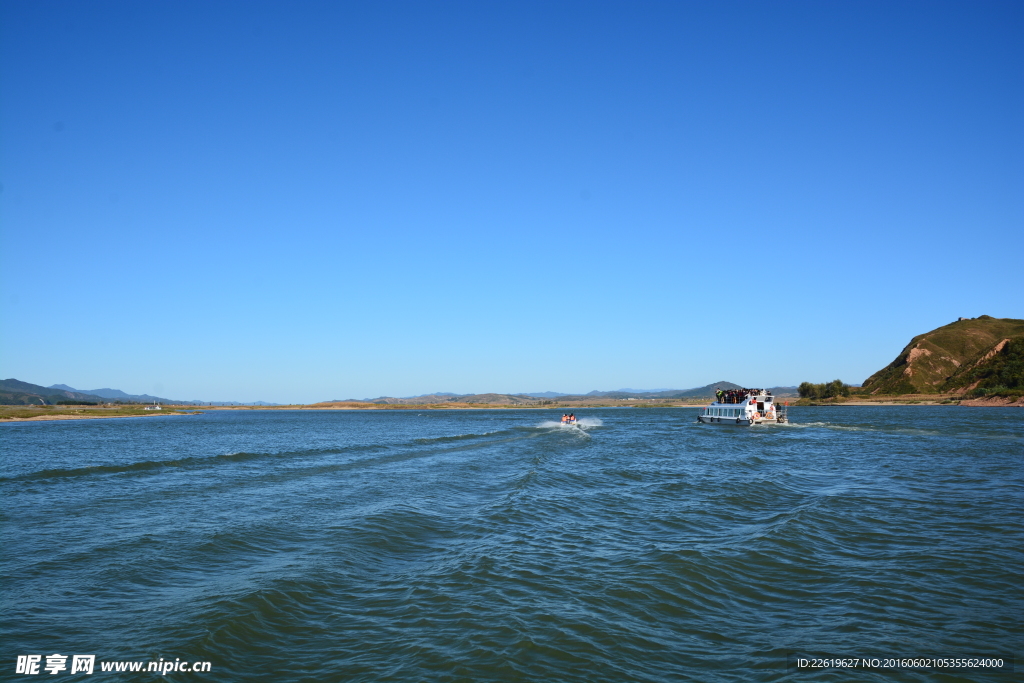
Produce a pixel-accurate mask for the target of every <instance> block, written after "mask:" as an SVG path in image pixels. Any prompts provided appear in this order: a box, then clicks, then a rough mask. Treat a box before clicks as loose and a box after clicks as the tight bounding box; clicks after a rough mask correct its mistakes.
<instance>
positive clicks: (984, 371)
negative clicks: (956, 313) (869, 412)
mask: <svg viewBox="0 0 1024 683" xmlns="http://www.w3.org/2000/svg"><path fill="white" fill-rule="evenodd" d="M1020 389H1024V320H1018V319H1015V318H993V317H992V316H988V315H983V316H981V317H980V318H971V319H961V320H958V321H957V322H955V323H950V324H949V325H944V326H942V327H940V328H938V329H935V330H932V331H931V332H926V333H925V334H920V335H918V336H916V337H914V338H913V339H911V340H910V343H909V344H907V346H906V347H905V348H904V349H903V351H902V352H901V353H900V355H899V356H897V357H896V360H894V361H893V362H892V363H889V365H887V366H886V367H884V368H882V369H881V370H879V371H878V372H876V373H875V374H873V375H871V377H869V378H868V379H867V380H866V381H865V382H864V387H863V390H864V391H865V392H868V393H871V394H937V393H943V392H956V391H972V392H975V393H1006V392H1008V391H1016V390H1020ZM986 390H987V391H986Z"/></svg>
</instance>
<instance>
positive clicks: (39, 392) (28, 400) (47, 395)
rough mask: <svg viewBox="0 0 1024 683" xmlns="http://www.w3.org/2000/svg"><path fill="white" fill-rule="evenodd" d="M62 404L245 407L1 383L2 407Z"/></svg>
mask: <svg viewBox="0 0 1024 683" xmlns="http://www.w3.org/2000/svg"><path fill="white" fill-rule="evenodd" d="M61 401H81V402H82V403H111V402H117V401H121V402H122V403H164V404H178V405H213V406H237V405H243V404H241V403H239V402H237V401H196V400H192V401H179V400H175V399H170V398H161V397H159V396H150V395H149V394H129V393H126V392H124V391H121V390H120V389H88V390H80V389H75V388H74V387H69V386H68V385H67V384H53V385H51V386H48V387H44V386H40V385H39V384H30V383H29V382H22V381H21V380H17V379H13V378H11V379H5V380H0V405H40V404H42V405H53V404H55V403H59V402H61ZM244 405H257V406H275V405H279V404H277V403H266V402H265V401H257V402H255V403H246V404H244Z"/></svg>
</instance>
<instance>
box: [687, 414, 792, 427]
mask: <svg viewBox="0 0 1024 683" xmlns="http://www.w3.org/2000/svg"><path fill="white" fill-rule="evenodd" d="M697 422H699V423H701V424H707V425H712V424H713V425H722V426H726V427H727V426H729V425H732V426H733V427H753V426H754V425H760V424H783V423H785V422H786V420H784V419H783V418H774V417H772V418H767V417H764V418H761V419H760V420H754V419H749V418H743V417H740V418H736V417H710V416H708V415H699V416H698V417H697Z"/></svg>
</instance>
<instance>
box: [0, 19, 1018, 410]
mask: <svg viewBox="0 0 1024 683" xmlns="http://www.w3.org/2000/svg"><path fill="white" fill-rule="evenodd" d="M0 32H2V33H0V183H2V185H3V189H2V193H0V286H2V292H0V323H2V329H0V375H2V377H4V378H7V377H15V378H17V379H20V380H23V381H28V382H33V383H36V384H44V385H50V384H54V383H66V384H69V385H71V386H74V387H76V388H80V389H94V388H101V387H113V388H117V389H122V390H124V391H128V392H131V393H143V392H146V393H153V394H157V395H160V396H165V397H170V398H182V399H203V400H238V401H255V400H266V401H273V402H291V401H301V402H310V401H318V400H327V399H343V398H349V397H355V398H362V397H371V396H379V395H397V396H406V395H413V394H421V393H427V392H433V391H452V392H458V393H470V392H484V391H497V392H522V391H545V390H553V391H562V392H578V391H579V392H585V391H590V390H593V389H602V390H608V389H617V388H620V387H634V388H655V387H672V388H689V387H695V386H701V385H704V384H707V383H709V382H712V381H717V380H729V381H733V382H737V383H740V384H744V385H747V386H771V385H780V384H796V383H799V382H801V381H805V380H806V381H816V382H821V381H826V380H831V379H834V378H836V377H839V378H841V379H843V380H845V381H848V382H861V381H863V380H864V379H865V378H866V377H867V376H868V375H870V374H871V373H872V372H874V371H876V370H878V369H880V368H881V367H883V366H885V365H886V364H887V363H889V362H890V361H891V360H892V359H893V358H894V357H895V356H896V354H897V353H898V352H899V351H900V350H901V349H902V348H903V346H904V345H905V344H906V343H907V342H908V341H909V340H910V338H911V337H912V336H914V335H916V334H920V333H922V332H926V331H928V330H931V329H934V328H935V327H938V326H940V325H944V324H946V323H948V322H951V321H953V320H955V319H956V318H957V317H959V316H969V317H973V316H978V315H982V314H988V315H992V316H995V317H1017V318H1019V317H1024V296H1022V294H1021V274H1022V271H1024V268H1022V264H1024V39H1022V36H1024V3H1021V2H1019V1H1016V0H1015V1H1012V2H979V1H976V0H971V1H966V2H932V1H929V2H892V1H886V2H865V1H863V0H856V1H850V2H841V1H836V2H817V1H813V2H812V1H808V2H764V1H760V0H758V1H757V2H683V1H675V0H674V1H671V2H633V1H630V2H596V1H590V0H588V1H585V2H551V1H547V0H546V1H544V2H532V3H531V2H521V1H518V0H517V1H516V2H511V1H503V2H496V1H487V0H472V1H471V2H463V3H460V2H449V1H445V2H428V1H426V0H424V1H420V2H391V1H389V2H347V3H346V2H336V1H330V2H315V1H304V2H298V3H291V2H289V3H286V2H253V1H246V2H218V1H210V0H204V1H203V2H188V1H183V0H174V1H173V2H170V1H154V2H134V1H132V2H104V1H99V0H97V1H93V0H90V1H89V2H79V1H77V0H75V1H70V2H63V1H62V2H55V1H52V0H17V1H12V0H3V1H2V2H0Z"/></svg>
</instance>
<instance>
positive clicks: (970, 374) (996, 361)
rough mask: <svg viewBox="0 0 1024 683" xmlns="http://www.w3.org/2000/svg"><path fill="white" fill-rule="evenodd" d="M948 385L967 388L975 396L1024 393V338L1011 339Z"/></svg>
mask: <svg viewBox="0 0 1024 683" xmlns="http://www.w3.org/2000/svg"><path fill="white" fill-rule="evenodd" d="M945 388H946V389H947V390H954V389H967V395H968V396H970V397H972V398H982V397H985V396H1024V337H1021V338H1017V339H1011V340H1009V341H1007V342H1006V343H1005V344H1003V345H1002V348H1000V349H999V350H998V351H996V352H995V353H993V354H992V356H991V357H990V358H988V359H986V360H985V362H983V363H979V364H976V365H973V366H968V367H967V368H965V369H964V371H963V372H958V373H956V374H955V375H953V376H952V377H950V378H949V380H948V381H947V382H946V387H945Z"/></svg>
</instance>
